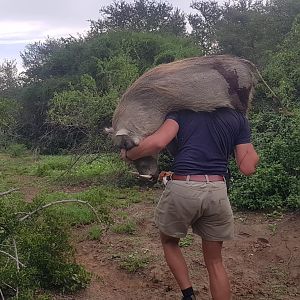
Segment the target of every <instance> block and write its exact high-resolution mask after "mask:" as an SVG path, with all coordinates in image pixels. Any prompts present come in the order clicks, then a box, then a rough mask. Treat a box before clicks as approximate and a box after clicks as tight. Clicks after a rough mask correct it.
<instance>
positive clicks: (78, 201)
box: [20, 199, 101, 223]
mask: <svg viewBox="0 0 300 300" xmlns="http://www.w3.org/2000/svg"><path fill="white" fill-rule="evenodd" d="M70 202H75V203H76V202H77V203H81V204H85V205H87V206H88V207H89V208H90V209H91V210H92V212H93V213H94V214H95V216H96V218H97V221H98V223H101V220H100V218H99V216H98V214H97V211H96V210H95V208H94V207H93V206H92V205H91V204H90V203H88V202H87V201H83V200H78V199H67V200H59V201H55V202H51V203H48V204H45V205H43V206H40V207H38V208H37V209H36V210H34V211H32V212H30V213H29V214H27V215H26V216H24V217H22V218H20V222H22V221H24V220H26V219H28V218H30V217H31V216H32V215H34V214H36V213H37V212H39V211H41V210H43V209H45V208H48V207H50V206H52V205H56V204H62V203H70Z"/></svg>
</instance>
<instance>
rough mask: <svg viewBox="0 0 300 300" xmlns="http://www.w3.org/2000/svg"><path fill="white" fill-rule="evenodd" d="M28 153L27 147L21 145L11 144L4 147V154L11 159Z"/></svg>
mask: <svg viewBox="0 0 300 300" xmlns="http://www.w3.org/2000/svg"><path fill="white" fill-rule="evenodd" d="M27 151H28V149H27V147H26V146H25V145H23V144H11V145H9V146H7V147H6V152H7V153H8V154H9V155H10V156H11V157H20V156H22V155H24V154H25V153H26V152H27Z"/></svg>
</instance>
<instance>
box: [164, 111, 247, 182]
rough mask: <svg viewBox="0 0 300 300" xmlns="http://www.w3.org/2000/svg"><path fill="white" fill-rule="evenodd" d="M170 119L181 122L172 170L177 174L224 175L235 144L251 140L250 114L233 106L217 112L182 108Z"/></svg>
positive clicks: (170, 115) (171, 114)
mask: <svg viewBox="0 0 300 300" xmlns="http://www.w3.org/2000/svg"><path fill="white" fill-rule="evenodd" d="M166 119H172V120H175V121H176V122H177V123H178V125H179V131H178V134H177V141H176V142H177V150H176V153H175V155H174V163H173V167H172V171H173V172H174V173H175V174H177V175H199V174H203V175H223V176H225V175H226V173H227V167H228V160H229V157H230V155H231V154H232V153H233V150H234V147H235V146H236V145H239V144H246V143H250V127H249V123H248V120H247V119H246V117H245V116H244V115H243V114H242V113H240V112H238V111H236V110H233V109H230V108H219V109H217V110H215V111H213V112H194V111H190V110H181V111H179V112H172V113H169V114H168V115H167V117H166Z"/></svg>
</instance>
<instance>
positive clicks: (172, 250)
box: [160, 232, 192, 290]
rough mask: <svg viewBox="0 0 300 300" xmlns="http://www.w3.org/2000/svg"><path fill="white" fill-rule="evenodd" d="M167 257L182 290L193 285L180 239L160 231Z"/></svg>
mask: <svg viewBox="0 0 300 300" xmlns="http://www.w3.org/2000/svg"><path fill="white" fill-rule="evenodd" d="M160 238H161V243H162V246H163V250H164V254H165V259H166V261H167V264H168V266H169V268H170V270H171V272H172V273H173V275H174V277H175V279H176V281H177V283H178V285H179V287H180V289H181V290H184V289H187V288H189V287H191V286H192V284H191V281H190V278H189V274H188V268H187V265H186V262H185V259H184V257H183V255H182V252H181V249H180V247H179V245H178V244H179V239H178V238H174V237H171V236H167V235H165V234H163V233H162V232H160Z"/></svg>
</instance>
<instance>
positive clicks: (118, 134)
mask: <svg viewBox="0 0 300 300" xmlns="http://www.w3.org/2000/svg"><path fill="white" fill-rule="evenodd" d="M128 134H129V131H128V130H127V129H125V128H122V129H119V130H118V131H117V132H116V136H120V135H127V136H128Z"/></svg>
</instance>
